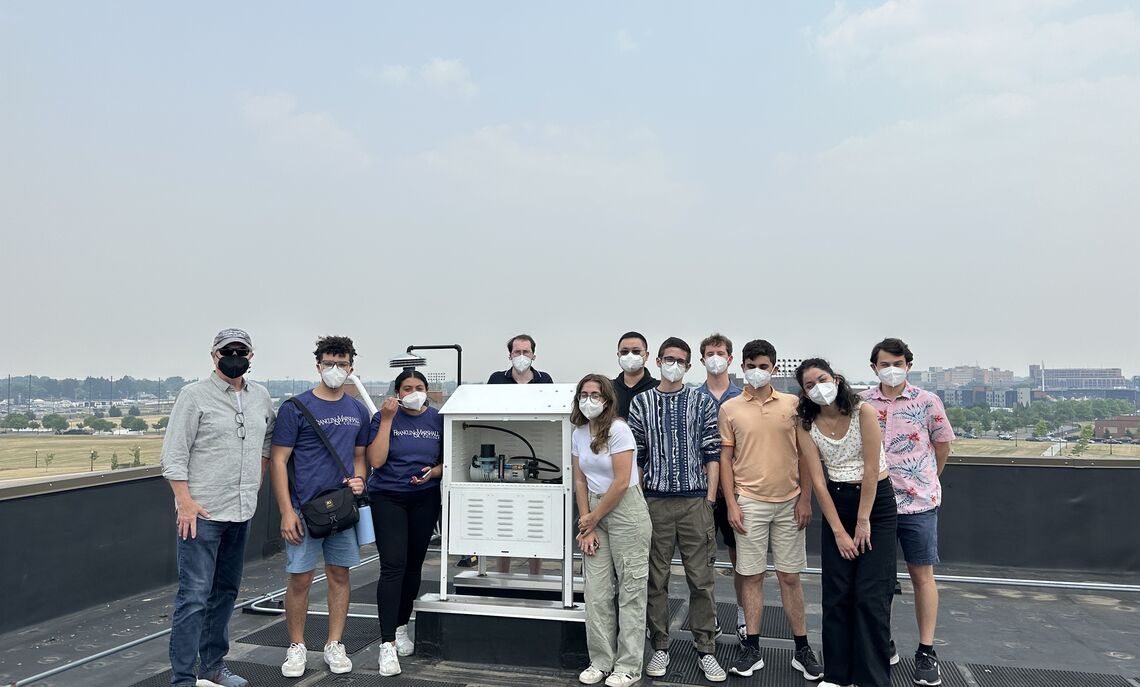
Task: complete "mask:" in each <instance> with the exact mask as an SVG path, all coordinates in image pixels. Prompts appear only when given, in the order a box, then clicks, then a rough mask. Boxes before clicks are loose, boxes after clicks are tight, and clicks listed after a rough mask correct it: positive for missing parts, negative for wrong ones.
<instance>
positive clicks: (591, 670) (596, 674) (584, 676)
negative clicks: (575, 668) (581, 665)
mask: <svg viewBox="0 0 1140 687" xmlns="http://www.w3.org/2000/svg"><path fill="white" fill-rule="evenodd" d="M605 679H606V674H605V673H604V672H602V671H600V670H598V669H597V668H595V667H594V666H590V667H588V668H586V669H585V670H583V671H582V672H580V673H578V682H581V683H582V684H584V685H596V684H598V683H599V682H601V681H602V680H605Z"/></svg>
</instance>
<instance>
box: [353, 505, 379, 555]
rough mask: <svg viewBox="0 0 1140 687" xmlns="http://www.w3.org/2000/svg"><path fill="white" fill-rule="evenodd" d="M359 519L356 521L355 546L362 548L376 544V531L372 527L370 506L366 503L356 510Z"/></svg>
mask: <svg viewBox="0 0 1140 687" xmlns="http://www.w3.org/2000/svg"><path fill="white" fill-rule="evenodd" d="M357 512H359V513H360V519H359V520H357V521H356V545H357V546H364V545H365V544H373V543H375V542H376V530H375V529H374V528H373V527H372V506H371V505H369V503H368V502H367V501H364V502H362V503H361V504H360V507H359V508H357Z"/></svg>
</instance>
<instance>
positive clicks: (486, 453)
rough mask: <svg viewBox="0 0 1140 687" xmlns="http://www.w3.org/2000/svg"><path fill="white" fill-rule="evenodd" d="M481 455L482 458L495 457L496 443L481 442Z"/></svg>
mask: <svg viewBox="0 0 1140 687" xmlns="http://www.w3.org/2000/svg"><path fill="white" fill-rule="evenodd" d="M479 457H480V458H494V457H495V445H494V444H479Z"/></svg>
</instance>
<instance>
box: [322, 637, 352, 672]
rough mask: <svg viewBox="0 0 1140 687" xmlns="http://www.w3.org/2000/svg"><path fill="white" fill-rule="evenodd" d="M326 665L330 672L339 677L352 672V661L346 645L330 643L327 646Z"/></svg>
mask: <svg viewBox="0 0 1140 687" xmlns="http://www.w3.org/2000/svg"><path fill="white" fill-rule="evenodd" d="M325 663H326V664H327V665H328V667H329V672H330V673H334V674H337V675H339V674H341V673H347V672H349V671H351V670H352V661H350V660H349V658H348V654H346V653H345V651H344V645H343V644H341V643H340V642H329V643H328V644H326V645H325Z"/></svg>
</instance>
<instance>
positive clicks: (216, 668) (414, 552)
mask: <svg viewBox="0 0 1140 687" xmlns="http://www.w3.org/2000/svg"><path fill="white" fill-rule="evenodd" d="M314 355H315V357H316V363H315V366H316V372H317V374H318V376H319V379H320V382H319V383H318V384H317V386H315V387H314V388H313V389H310V390H308V391H305V392H303V393H301V394H298V395H297V396H295V397H292V398H290V399H289V400H288V401H286V402H284V403H282V404H281V406H280V408H278V409H277V411H276V413H275V412H274V409H273V405H272V401H271V399H270V397H269V393H268V391H267V390H266V389H265V387H264V386H262V385H260V384H257V383H256V382H253V381H250V380H247V379H245V374H246V372H247V371H248V369H249V364H250V360H251V359H252V358H253V341H252V339H251V338H250V336H249V334H248V333H247V332H245V331H243V330H240V329H227V330H223V331H221V332H219V333H218V335H217V336H216V337H215V338H214V343H213V347H212V349H211V357H212V359H213V362H214V373H213V374H211V375H210V376H209V377H207V378H206V379H203V380H201V381H198V382H194V383H192V384H190V385H188V386H186V387H185V388H184V389H183V390H182V391H181V392H180V393H179V395H178V399H177V400H176V401H175V404H174V408H173V410H172V411H171V415H170V425H169V426H168V430H167V435H166V438H165V440H164V442H163V450H162V466H163V475H164V476H165V477H166V479H167V480H168V482H169V483H170V486H171V489H172V490H173V492H174V497H175V510H176V512H177V526H178V594H177V597H176V598H175V610H174V615H173V619H172V621H173V622H172V629H171V640H170V662H171V667H172V669H173V670H172V674H171V685H174V686H175V687H191V686H193V685H211V684H212V685H219V686H220V687H247V685H248V684H249V682H248V681H247V680H246V679H245V678H243V677H241V676H239V675H235V674H234V673H233V672H232V671H231V670H230V669H229V668H228V667H227V666H226V664H225V662H224V660H223V659H224V658H225V655H226V653H227V652H228V650H229V632H228V626H229V618H230V615H231V614H232V612H233V606H234V599H235V598H236V596H237V590H238V586H239V584H240V582H241V575H242V567H243V557H244V550H245V541H246V536H247V533H248V525H249V520H250V518H252V517H253V513H254V511H255V510H256V505H257V492H258V488H259V486H260V484H261V478H262V474H263V473H264V471H265V470H266V469H268V470H269V472H270V479H271V484H272V491H273V495H274V497H275V498H276V501H277V506H278V509H279V510H280V512H281V524H280V530H281V537H282V539H283V540H284V541H285V555H286V563H285V570H286V573H287V584H286V590H285V602H284V605H285V618H286V620H285V622H286V627H287V631H288V634H289V641H290V645H289V647H288V649H287V650H286V652H285V661H284V663H283V664H282V666H281V674H282V675H284V676H285V677H300V676H302V675H304V673H305V670H306V666H307V663H308V647H306V645H305V620H306V618H307V616H308V607H309V588H310V587H311V585H312V583H313V579H314V576H315V574H316V570H317V567H318V565H319V564H320V562H321V561H322V559H323V562H324V573H325V576H326V579H327V584H328V636H327V639H326V641H325V643H324V646H323V650H322V657H323V660H324V662H325V664H327V666H328V669H329V670H330V671H331V672H333V673H347V672H349V671H351V670H352V660H351V659H350V658H349V657H348V655H347V652H346V650H345V647H344V645H343V644H342V643H341V639H342V637H343V634H344V629H345V624H346V621H347V617H348V605H349V596H350V589H351V588H350V585H349V569H350V568H351V567H353V566H355V565H357V564H358V563H360V547H359V546H358V543H357V538H356V532H355V531H354V530H353V529H352V528H349V529H346V530H343V531H340V532H333V533H332V534H329V535H328V536H325V537H322V538H318V537H314V536H311V532H310V531H309V528H308V525H307V524H306V523H305V521H304V518H303V516H302V514H301V506H302V505H303V504H305V503H306V502H309V501H311V500H312V499H314V498H316V497H318V496H319V495H321V494H324V493H327V492H328V491H329V490H330V489H335V488H341V487H349V488H350V489H351V491H352V493H353V494H354V495H362V494H363V493H364V492H365V491H367V492H368V495H369V497H370V500H371V506H372V507H371V517H372V521H373V522H372V524H373V528H374V530H375V532H376V548H377V551H378V553H379V557H380V580H379V582H378V584H377V589H376V605H377V610H378V616H379V622H380V647H379V660H378V667H379V671H380V673H381V674H382V675H396V674H398V673H400V663H399V657H400V656H408V655H411V654H412V653H414V651H415V644H414V643H413V641H412V639H411V637H410V636H409V633H408V620H409V618H410V617H411V614H412V604H413V602H414V601H415V598H416V595H417V593H418V592H419V587H420V571H421V569H422V567H423V562H424V558H425V556H426V555H427V548H428V544H429V543H430V540H431V536H432V532H433V530H434V528H435V525H436V521H437V520H438V518H439V511H440V488H439V484H440V477H441V476H442V474H443V466H442V456H443V443H442V442H443V419H442V417H441V416H440V415H439V412H438V411H437V410H436V409H435V408H433V407H431V406H430V405H429V404H428V402H427V401H428V398H427V379H426V378H425V377H424V375H423V374H422V373H420V372H416V371H414V370H405V371H404V372H402V373H401V374H400V375H399V376H398V377H397V378H396V381H395V383H394V386H395V389H396V395H395V396H394V397H392V398H388V399H386V400H385V401H384V403H383V405H382V406H381V407H380V409H379V410H378V412H377V413H376V414H375V415H374V416H373V415H371V414H370V413H369V411H368V410H367V408H366V407H365V406H364V404H363V403H361V402H360V401H359V400H357V399H356V398H354V397H352V396H351V395H348V394H347V393H345V389H344V384H345V382H346V380H347V379H348V377H349V375H351V374H352V373H353V364H354V362H355V358H356V348H355V346H354V344H353V342H352V340H351V339H349V338H348V337H343V336H326V337H322V338H320V339H318V341H317V348H316V350H315V351H314Z"/></svg>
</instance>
